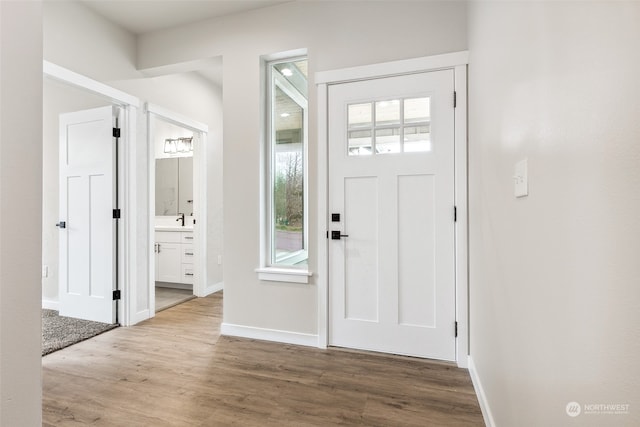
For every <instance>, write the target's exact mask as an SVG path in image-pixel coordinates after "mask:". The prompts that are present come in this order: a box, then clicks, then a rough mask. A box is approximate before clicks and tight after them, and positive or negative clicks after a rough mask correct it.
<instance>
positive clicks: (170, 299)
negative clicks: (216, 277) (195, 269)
mask: <svg viewBox="0 0 640 427" xmlns="http://www.w3.org/2000/svg"><path fill="white" fill-rule="evenodd" d="M193 298H195V296H194V295H193V291H192V290H190V289H174V288H164V287H161V286H156V313H157V312H159V311H162V310H166V309H167V308H170V307H173V306H174V305H178V304H182V303H183V302H185V301H189V300H190V299H193Z"/></svg>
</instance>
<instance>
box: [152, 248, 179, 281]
mask: <svg viewBox="0 0 640 427" xmlns="http://www.w3.org/2000/svg"><path fill="white" fill-rule="evenodd" d="M181 251H182V245H181V244H180V243H159V253H157V254H156V256H157V260H158V262H156V269H157V274H156V281H158V282H172V283H180V282H182V262H181V255H182V254H181Z"/></svg>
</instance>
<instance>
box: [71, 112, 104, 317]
mask: <svg viewBox="0 0 640 427" xmlns="http://www.w3.org/2000/svg"><path fill="white" fill-rule="evenodd" d="M113 123H114V112H113V107H111V106H108V107H101V108H96V109H92V110H85V111H79V112H75V113H67V114H61V115H60V220H61V221H65V222H66V227H65V228H61V229H60V315H62V316H68V317H76V318H81V319H86V320H94V321H99V322H105V323H113V322H115V315H114V305H115V304H114V302H113V300H112V297H113V296H112V291H113V289H114V283H115V249H116V246H115V243H116V227H115V220H114V219H113V208H114V207H115V206H116V204H115V194H116V177H115V162H116V156H115V153H116V150H115V148H116V146H115V140H114V138H113V136H112V129H113Z"/></svg>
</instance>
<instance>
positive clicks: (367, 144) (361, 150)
mask: <svg viewBox="0 0 640 427" xmlns="http://www.w3.org/2000/svg"><path fill="white" fill-rule="evenodd" d="M371 140H372V138H371V129H366V130H352V131H349V155H350V156H366V155H370V154H371Z"/></svg>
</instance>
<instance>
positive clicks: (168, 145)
mask: <svg viewBox="0 0 640 427" xmlns="http://www.w3.org/2000/svg"><path fill="white" fill-rule="evenodd" d="M176 151H177V147H176V140H175V139H171V138H167V139H165V140H164V152H165V153H175V152H176Z"/></svg>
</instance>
